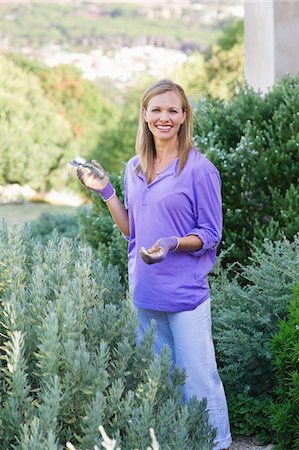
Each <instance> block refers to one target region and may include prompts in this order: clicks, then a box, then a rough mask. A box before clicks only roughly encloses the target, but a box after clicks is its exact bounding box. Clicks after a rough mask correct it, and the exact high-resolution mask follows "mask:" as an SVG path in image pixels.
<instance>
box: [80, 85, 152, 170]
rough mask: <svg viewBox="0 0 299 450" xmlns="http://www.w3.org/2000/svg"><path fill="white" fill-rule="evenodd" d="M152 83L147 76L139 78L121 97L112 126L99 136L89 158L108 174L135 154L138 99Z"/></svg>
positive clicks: (119, 167)
mask: <svg viewBox="0 0 299 450" xmlns="http://www.w3.org/2000/svg"><path fill="white" fill-rule="evenodd" d="M152 81H153V80H152V79H151V78H150V77H148V76H146V77H141V78H140V79H139V82H138V83H137V84H136V87H131V88H128V90H127V92H126V93H125V94H123V95H122V98H121V99H119V100H118V101H119V104H118V114H115V117H114V121H113V124H112V125H111V126H110V127H108V128H107V129H106V131H104V132H103V133H102V134H101V136H100V139H99V144H98V148H97V149H95V150H94V151H93V152H92V153H91V155H90V157H89V159H92V158H93V159H98V160H99V161H100V162H101V163H102V164H103V166H104V167H105V169H106V170H108V171H109V172H112V173H118V172H119V171H120V170H121V168H122V164H123V161H128V160H129V159H130V158H131V157H132V156H133V155H134V154H135V140H136V133H137V127H138V119H139V106H140V98H141V96H142V94H143V91H144V90H145V88H146V87H147V86H149V85H150V84H151V83H152Z"/></svg>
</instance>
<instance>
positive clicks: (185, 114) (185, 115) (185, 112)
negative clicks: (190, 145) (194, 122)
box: [181, 109, 187, 125]
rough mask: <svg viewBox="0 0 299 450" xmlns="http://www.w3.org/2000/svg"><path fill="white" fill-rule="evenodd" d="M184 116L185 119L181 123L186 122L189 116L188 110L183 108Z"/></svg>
mask: <svg viewBox="0 0 299 450" xmlns="http://www.w3.org/2000/svg"><path fill="white" fill-rule="evenodd" d="M183 117H184V120H183V121H182V122H181V125H183V123H184V122H185V120H186V118H187V111H186V110H185V109H184V110H183Z"/></svg>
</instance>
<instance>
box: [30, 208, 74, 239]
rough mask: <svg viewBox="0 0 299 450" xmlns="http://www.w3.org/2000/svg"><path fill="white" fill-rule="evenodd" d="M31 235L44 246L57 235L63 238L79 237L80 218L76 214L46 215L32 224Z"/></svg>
mask: <svg viewBox="0 0 299 450" xmlns="http://www.w3.org/2000/svg"><path fill="white" fill-rule="evenodd" d="M30 230H31V235H32V236H33V237H35V238H36V239H38V240H39V241H40V242H41V243H42V244H45V243H47V241H48V240H49V239H50V238H51V237H52V236H53V233H57V234H58V235H59V236H61V237H67V238H76V237H77V236H78V235H79V224H78V217H77V216H76V215H75V214H74V215H73V214H51V213H44V214H42V215H41V216H40V217H39V218H38V219H37V220H34V221H31V222H30Z"/></svg>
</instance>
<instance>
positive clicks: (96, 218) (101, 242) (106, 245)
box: [78, 166, 128, 283]
mask: <svg viewBox="0 0 299 450" xmlns="http://www.w3.org/2000/svg"><path fill="white" fill-rule="evenodd" d="M123 178H124V166H123V168H122V171H121V172H120V173H119V174H111V175H110V180H111V182H112V184H113V186H114V187H115V189H116V192H117V195H118V197H119V198H120V200H121V201H122V202H123V200H124V186H123ZM90 195H91V200H92V206H91V207H90V206H87V207H86V206H84V207H81V208H80V209H79V215H78V217H79V227H80V237H81V239H82V240H83V241H84V242H87V243H88V244H89V245H90V246H91V247H92V248H94V249H95V250H96V251H97V253H98V256H99V257H100V258H101V261H102V263H103V265H104V266H107V265H108V264H112V265H113V266H116V267H117V269H118V271H119V274H120V276H121V280H122V282H124V283H126V282H127V272H128V269H127V258H128V257H127V248H128V243H127V241H126V240H125V239H124V237H123V236H122V234H121V232H120V231H119V229H118V228H117V227H116V225H115V224H114V222H113V219H112V217H111V215H110V212H109V210H108V208H107V205H106V204H105V203H104V202H103V200H102V199H101V197H100V196H99V195H98V194H96V193H93V192H92V193H91V194H90Z"/></svg>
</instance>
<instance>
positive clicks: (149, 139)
mask: <svg viewBox="0 0 299 450" xmlns="http://www.w3.org/2000/svg"><path fill="white" fill-rule="evenodd" d="M168 91H172V92H175V93H176V94H178V95H179V97H180V99H181V103H182V108H183V111H185V113H186V119H185V121H184V122H183V124H182V125H181V127H180V130H179V133H178V140H179V155H178V158H179V170H178V174H180V172H181V171H182V170H183V168H184V165H185V164H186V161H187V158H188V154H189V150H190V149H191V148H192V132H193V116H192V108H191V105H190V103H189V100H188V99H187V96H186V94H185V92H184V90H183V88H182V87H181V86H180V85H179V84H176V83H174V82H172V81H171V80H160V81H157V82H156V83H154V84H153V85H152V86H150V87H149V88H147V89H146V91H145V92H144V94H143V97H142V99H141V105H140V113H139V125H138V131H137V136H136V153H137V154H138V155H139V162H138V164H137V166H136V172H139V171H141V170H142V172H143V173H144V174H145V176H146V178H147V180H148V179H149V177H150V174H151V169H152V167H153V165H154V159H155V157H156V147H155V142H154V138H153V135H152V133H151V131H150V130H149V128H148V124H147V122H146V121H145V119H144V117H143V110H146V109H147V106H148V103H149V101H150V100H151V99H152V98H153V97H155V96H156V95H160V94H164V93H165V92H168Z"/></svg>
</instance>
